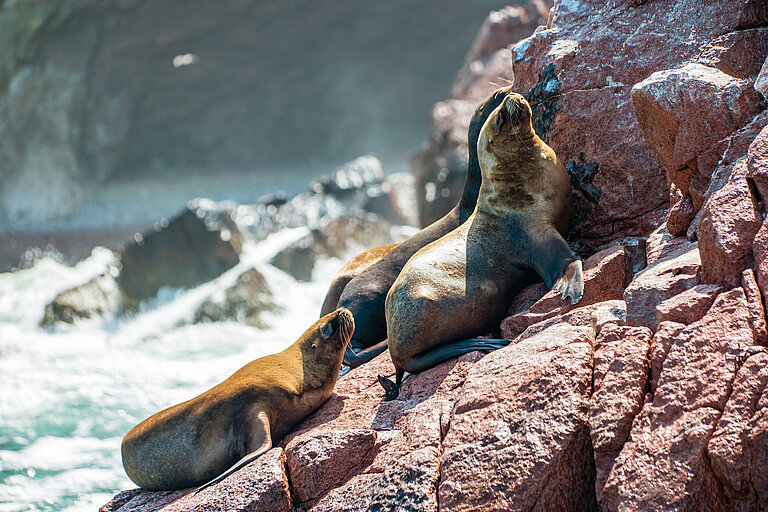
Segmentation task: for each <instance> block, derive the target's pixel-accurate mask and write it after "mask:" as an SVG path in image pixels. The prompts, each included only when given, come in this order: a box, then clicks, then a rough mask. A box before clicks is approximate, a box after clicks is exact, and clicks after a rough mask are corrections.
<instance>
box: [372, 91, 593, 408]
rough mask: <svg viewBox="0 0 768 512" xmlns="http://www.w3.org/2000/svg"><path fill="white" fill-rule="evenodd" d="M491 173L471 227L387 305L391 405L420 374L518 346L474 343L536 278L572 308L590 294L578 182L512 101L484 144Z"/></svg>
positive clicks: (480, 150)
mask: <svg viewBox="0 0 768 512" xmlns="http://www.w3.org/2000/svg"><path fill="white" fill-rule="evenodd" d="M477 154H478V158H479V162H480V168H481V171H482V186H481V187H480V193H479V197H478V199H477V206H476V208H475V211H474V213H472V215H471V216H470V217H469V219H468V220H467V222H465V223H464V224H462V225H461V226H460V227H458V228H457V229H454V230H453V231H451V232H450V233H448V234H447V235H445V236H444V237H442V238H440V239H439V240H437V241H435V242H432V243H431V244H429V245H427V246H426V247H424V248H423V249H421V250H420V251H418V252H417V253H416V254H414V256H413V257H412V258H411V259H410V260H408V263H407V264H406V265H405V267H404V268H403V270H402V272H400V275H399V276H398V277H397V280H396V281H395V282H394V284H393V285H392V288H391V289H390V291H389V293H388V294H387V298H386V321H387V335H388V336H387V337H388V344H389V352H390V354H391V356H392V361H393V363H394V364H395V367H396V369H397V372H396V383H392V381H390V380H388V379H386V378H384V377H380V379H379V380H380V382H381V383H382V386H383V387H384V388H385V390H386V391H387V398H390V399H392V398H394V397H396V396H397V394H398V393H399V388H400V384H401V383H402V380H403V373H404V372H405V371H408V372H411V373H414V372H420V371H423V370H425V369H427V368H431V367H433V366H435V365H436V364H438V363H440V362H442V361H445V360H446V359H449V358H452V357H455V356H458V355H461V354H464V353H467V352H471V351H474V350H494V349H497V348H500V347H502V346H504V345H507V344H509V343H510V340H498V339H481V338H472V337H473V336H477V335H479V334H481V333H483V332H485V330H486V329H488V328H489V327H490V328H492V329H493V328H496V327H497V326H498V324H499V321H500V320H501V317H502V316H503V315H504V314H505V312H506V310H507V307H508V305H509V303H510V301H511V300H512V298H513V297H514V296H515V295H516V294H517V293H518V292H519V291H520V290H522V289H523V287H525V286H526V285H527V284H529V283H531V282H532V281H534V280H535V277H536V276H535V274H536V273H538V275H539V276H541V278H542V279H543V280H544V283H545V284H546V285H547V287H549V288H554V289H555V290H557V291H559V292H560V293H561V295H562V296H563V297H564V298H566V297H569V298H570V299H571V302H572V303H573V304H575V303H577V302H578V301H579V300H580V299H581V296H582V293H583V290H584V282H583V277H582V266H581V260H580V259H579V257H578V256H577V255H576V254H575V253H574V252H573V251H572V250H571V248H570V247H568V244H567V243H566V241H565V239H564V238H563V236H564V235H565V234H566V233H567V230H568V227H569V224H570V219H571V182H570V179H569V178H568V174H567V173H566V171H565V168H564V167H563V164H562V163H561V162H560V160H559V159H558V158H557V155H555V152H554V151H553V150H552V149H551V148H550V147H549V146H547V145H546V144H545V143H544V142H543V141H542V140H541V139H540V138H539V137H538V136H537V135H536V133H535V132H534V131H533V127H532V125H531V107H530V105H529V104H528V102H527V101H526V100H525V98H523V97H522V96H521V95H519V94H516V93H509V94H507V95H506V96H505V98H504V101H503V102H502V104H500V105H499V106H498V107H496V108H495V110H494V111H493V112H492V113H491V115H490V116H489V117H488V119H487V121H486V122H485V124H484V125H483V127H482V130H481V131H480V136H479V139H478V141H477Z"/></svg>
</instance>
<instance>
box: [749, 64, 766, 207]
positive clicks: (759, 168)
mask: <svg viewBox="0 0 768 512" xmlns="http://www.w3.org/2000/svg"><path fill="white" fill-rule="evenodd" d="M766 74H768V70H767V72H766ZM747 176H748V177H749V178H751V179H752V180H753V181H754V183H755V185H756V188H757V191H758V194H759V196H760V197H759V198H756V199H759V200H760V201H761V202H762V203H763V213H765V202H766V201H768V127H765V128H763V129H762V130H761V131H760V133H759V134H758V135H757V137H755V139H754V140H753V141H752V144H750V145H749V149H748V152H747Z"/></svg>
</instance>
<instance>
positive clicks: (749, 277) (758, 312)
mask: <svg viewBox="0 0 768 512" xmlns="http://www.w3.org/2000/svg"><path fill="white" fill-rule="evenodd" d="M741 287H742V288H744V296H745V297H746V299H747V304H748V305H749V323H750V325H752V333H753V334H754V336H755V343H757V344H758V345H764V346H768V329H767V328H766V322H765V307H764V306H763V299H762V297H761V296H760V289H759V288H758V287H757V279H755V272H754V271H753V270H752V269H747V270H745V271H744V272H742V273H741Z"/></svg>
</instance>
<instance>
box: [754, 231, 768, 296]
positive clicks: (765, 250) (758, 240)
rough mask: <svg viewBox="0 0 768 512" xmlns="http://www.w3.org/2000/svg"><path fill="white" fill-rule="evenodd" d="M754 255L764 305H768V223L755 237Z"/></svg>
mask: <svg viewBox="0 0 768 512" xmlns="http://www.w3.org/2000/svg"><path fill="white" fill-rule="evenodd" d="M752 255H753V257H754V259H755V275H756V277H757V284H758V286H759V287H760V292H761V293H762V294H763V304H766V305H768V222H765V221H763V225H762V227H761V228H760V230H759V231H758V232H757V235H755V240H754V242H753V243H752Z"/></svg>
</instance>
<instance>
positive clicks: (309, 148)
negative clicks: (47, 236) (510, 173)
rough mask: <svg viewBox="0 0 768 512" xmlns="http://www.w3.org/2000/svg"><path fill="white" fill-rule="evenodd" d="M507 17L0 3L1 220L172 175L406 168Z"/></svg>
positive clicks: (473, 9) (468, 7) (232, 2)
mask: <svg viewBox="0 0 768 512" xmlns="http://www.w3.org/2000/svg"><path fill="white" fill-rule="evenodd" d="M505 4H506V2H504V1H502V0H483V1H478V2H472V3H471V4H466V3H465V2H459V1H452V2H448V3H446V2H445V1H438V0H429V1H426V2H421V3H420V4H419V6H418V8H414V6H413V5H412V3H411V2H408V1H406V0H397V1H394V2H384V3H378V4H371V3H366V4H360V3H359V2H354V1H352V0H344V1H341V2H334V3H333V4H332V5H322V6H321V5H319V4H317V5H314V4H306V5H304V4H296V3H293V2H279V1H273V0H269V1H264V0H262V1H257V0H245V1H242V0H225V1H222V2H217V3H216V5H215V6H212V5H211V4H210V3H208V2H203V1H198V0H195V1H192V2H189V1H178V0H172V1H166V2H161V3H158V2H151V1H146V0H126V1H120V2H108V3H104V2H98V1H95V0H85V1H76V0H65V1H63V2H58V1H54V0H44V1H41V2H0V5H2V7H0V118H2V119H3V123H2V126H0V179H2V182H3V188H2V190H1V191H0V221H2V220H3V219H4V218H6V219H8V220H9V221H19V222H21V221H24V220H26V221H27V222H28V223H34V222H35V221H38V220H40V221H43V220H46V219H51V218H58V217H65V216H67V215H71V214H73V213H75V212H76V211H77V210H78V209H79V208H80V207H81V206H82V204H83V202H84V201H86V200H87V198H88V197H89V193H91V191H90V190H89V188H90V186H91V185H92V184H93V183H94V182H95V183H99V182H103V181H104V180H110V179H114V178H116V177H120V178H125V177H129V176H133V175H136V174H143V175H150V174H157V173H163V172H164V170H166V169H168V168H173V167H175V168H182V169H186V168H190V167H193V168H195V169H203V170H205V169H214V170H216V172H222V169H224V170H227V169H233V168H235V169H241V170H242V169H253V170H254V172H265V170H268V169H274V168H289V169H290V168H292V167H293V166H296V165H302V166H309V165H328V166H330V167H332V166H333V165H339V164H341V163H343V162H344V161H347V160H349V159H351V158H354V157H356V156H358V155H360V154H363V153H366V152H376V153H377V154H378V155H379V156H381V157H383V158H386V159H390V160H396V161H403V160H404V159H405V153H406V152H407V151H408V150H410V149H411V148H413V147H414V146H416V145H417V144H418V142H419V140H421V138H422V136H423V135H422V134H423V133H425V132H426V131H427V130H428V120H427V114H426V113H427V112H428V111H429V108H430V105H431V104H432V103H434V102H435V101H437V100H438V99H440V98H441V97H443V96H444V95H445V94H446V93H447V92H448V89H449V88H450V83H451V81H452V78H453V76H454V74H455V73H456V71H457V70H458V69H459V68H460V67H461V65H462V59H463V56H464V53H465V52H466V49H467V48H468V47H469V46H470V44H471V43H472V38H473V37H474V35H475V33H476V32H477V30H478V27H480V25H481V23H482V21H483V19H484V18H485V17H486V16H487V13H488V12H489V11H490V10H492V9H499V8H501V7H503V6H504V5H505Z"/></svg>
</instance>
